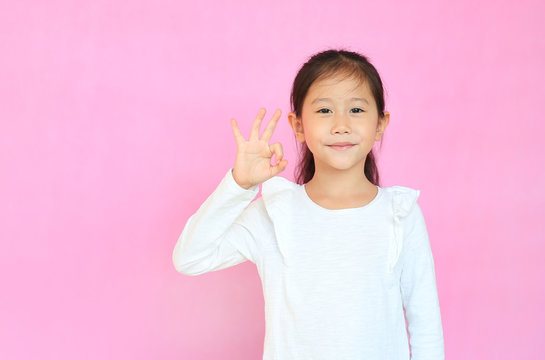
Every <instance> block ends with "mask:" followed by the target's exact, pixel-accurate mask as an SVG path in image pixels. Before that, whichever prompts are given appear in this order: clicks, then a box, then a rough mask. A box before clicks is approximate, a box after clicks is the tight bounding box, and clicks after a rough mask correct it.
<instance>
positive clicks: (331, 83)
mask: <svg viewBox="0 0 545 360" xmlns="http://www.w3.org/2000/svg"><path fill="white" fill-rule="evenodd" d="M330 90H345V91H353V92H370V89H369V85H368V84H367V81H362V80H360V79H357V78H354V77H345V76H334V77H328V78H325V79H318V80H316V81H314V82H313V83H312V85H311V86H310V88H309V92H310V91H330Z"/></svg>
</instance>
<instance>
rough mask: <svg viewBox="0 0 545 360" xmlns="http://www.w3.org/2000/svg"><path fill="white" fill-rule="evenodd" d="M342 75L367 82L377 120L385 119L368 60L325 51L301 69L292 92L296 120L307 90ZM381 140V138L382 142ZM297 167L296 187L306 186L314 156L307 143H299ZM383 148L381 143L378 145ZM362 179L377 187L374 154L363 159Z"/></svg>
mask: <svg viewBox="0 0 545 360" xmlns="http://www.w3.org/2000/svg"><path fill="white" fill-rule="evenodd" d="M338 74H343V75H346V76H347V77H355V78H356V79H358V80H359V82H360V84H362V83H364V82H367V84H368V85H369V88H370V90H371V93H372V94H373V97H374V98H375V103H376V104H377V112H378V116H379V118H383V117H384V90H383V86H382V81H381V79H380V76H379V74H378V72H377V70H376V69H375V67H374V66H373V65H372V64H371V63H370V62H369V60H368V59H367V57H365V56H363V55H361V54H358V53H356V52H352V51H347V50H342V49H341V50H334V49H330V50H325V51H322V52H320V53H317V54H315V55H312V56H311V57H310V58H309V59H308V61H307V62H306V63H305V64H304V65H303V66H302V67H301V69H300V70H299V72H298V73H297V76H296V77H295V80H294V81H293V86H292V89H291V97H290V102H291V111H292V112H294V113H295V116H296V117H297V118H299V119H300V118H301V116H302V113H303V103H304V101H305V97H306V95H307V93H308V89H309V88H310V86H311V85H312V84H313V83H314V82H315V81H316V80H321V79H324V78H327V77H330V76H333V75H338ZM381 139H382V138H381ZM297 144H298V146H299V148H300V149H299V150H300V151H299V156H300V159H299V163H298V165H297V166H296V168H295V181H296V182H297V183H298V184H306V183H307V182H308V181H310V179H312V177H313V176H314V171H315V166H314V155H313V154H312V152H311V151H310V149H309V148H308V146H307V143H306V142H303V143H299V142H297ZM380 145H381V146H382V140H381V142H380ZM364 173H365V176H366V177H367V179H368V180H369V181H370V182H371V183H373V184H374V185H378V186H380V179H379V174H378V169H377V166H376V162H375V155H374V154H373V150H372V149H371V151H370V152H369V154H367V158H366V159H365V169H364Z"/></svg>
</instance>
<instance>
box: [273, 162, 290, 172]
mask: <svg viewBox="0 0 545 360" xmlns="http://www.w3.org/2000/svg"><path fill="white" fill-rule="evenodd" d="M287 165H288V160H286V159H283V160H282V161H280V162H279V163H278V164H277V165H275V166H273V167H272V170H273V171H272V173H273V176H276V175H278V174H280V173H281V172H282V171H284V170H285V169H286V166H287Z"/></svg>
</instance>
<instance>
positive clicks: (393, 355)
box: [172, 168, 444, 360]
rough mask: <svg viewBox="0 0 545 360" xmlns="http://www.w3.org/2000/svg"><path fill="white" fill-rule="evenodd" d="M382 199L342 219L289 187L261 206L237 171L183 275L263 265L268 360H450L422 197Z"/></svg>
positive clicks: (201, 216) (213, 203) (206, 209)
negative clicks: (446, 357)
mask: <svg viewBox="0 0 545 360" xmlns="http://www.w3.org/2000/svg"><path fill="white" fill-rule="evenodd" d="M377 188H378V194H377V196H376V197H375V198H374V199H373V200H372V201H371V202H370V203H368V204H367V205H365V206H362V207H358V208H347V209H336V210H333V209H326V208H324V207H322V206H320V205H318V204H317V203H315V202H314V201H312V200H311V199H310V198H309V197H308V195H307V193H306V190H305V187H304V185H299V184H297V183H294V182H291V181H289V180H287V179H286V178H283V177H280V176H275V177H273V178H271V179H269V180H267V181H265V182H264V183H263V184H262V191H261V195H262V196H260V197H258V198H257V199H255V197H256V195H257V194H258V192H259V185H255V186H253V187H251V188H250V189H244V188H242V187H241V186H239V185H238V184H237V183H236V182H235V180H234V178H233V175H232V168H231V169H229V171H228V172H227V174H226V175H225V176H224V178H223V179H222V180H221V182H220V184H219V185H218V187H217V188H216V189H215V190H214V192H213V193H212V194H211V195H210V196H209V197H208V198H207V199H206V201H205V202H204V203H203V204H202V205H201V206H200V208H199V209H198V210H197V211H196V213H194V214H193V215H192V216H191V217H190V218H189V219H188V220H187V222H186V224H185V227H184V229H183V231H182V233H181V235H180V237H179V239H178V241H177V243H176V245H175V247H174V251H173V254H172V258H173V262H174V266H175V268H176V270H177V271H178V272H180V273H182V274H186V275H199V274H203V273H206V272H210V271H217V270H221V269H224V268H227V267H230V266H234V265H237V264H240V263H242V262H244V261H247V260H249V261H251V262H253V263H254V264H255V265H256V267H257V270H258V272H259V276H260V277H261V281H262V285H263V292H264V299H265V322H266V331H265V341H264V354H263V359H264V360H273V359H274V360H299V359H305V360H306V359H312V360H320V359H327V360H332V359H335V360H344V359H346V360H357V359H365V360H401V359H402V360H408V359H413V360H442V359H444V342H443V328H442V323H441V313H440V308H439V299H438V294H437V288H436V279H435V267H434V260H433V255H432V251H431V247H430V242H429V239H428V233H427V229H426V224H425V221H424V217H423V214H422V211H421V209H420V207H419V206H418V203H417V199H418V196H419V195H420V190H415V189H411V188H408V187H403V186H392V187H384V188H382V187H379V186H377ZM254 199H255V201H252V200H254ZM403 309H405V314H404V313H403ZM405 317H406V319H407V324H408V332H409V335H410V349H409V339H408V336H407V329H406V325H405Z"/></svg>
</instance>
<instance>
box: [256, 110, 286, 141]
mask: <svg viewBox="0 0 545 360" xmlns="http://www.w3.org/2000/svg"><path fill="white" fill-rule="evenodd" d="M281 114H282V111H281V110H280V109H276V111H275V112H274V114H273V117H272V119H271V121H269V123H268V124H267V127H266V128H265V131H263V135H262V136H261V139H262V140H265V141H266V142H267V143H268V142H269V141H270V140H271V137H272V134H273V132H274V129H275V128H276V124H278V119H280V115H281Z"/></svg>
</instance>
